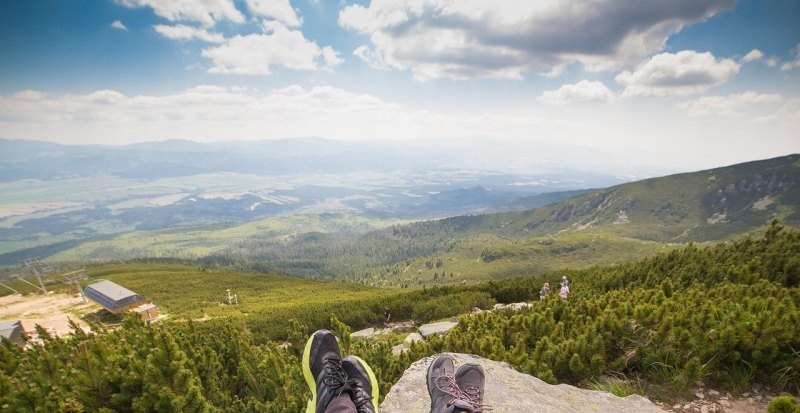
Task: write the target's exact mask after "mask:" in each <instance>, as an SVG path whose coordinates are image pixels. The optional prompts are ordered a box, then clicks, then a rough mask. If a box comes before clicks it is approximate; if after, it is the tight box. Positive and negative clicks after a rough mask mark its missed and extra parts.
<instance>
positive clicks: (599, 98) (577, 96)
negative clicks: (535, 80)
mask: <svg viewBox="0 0 800 413" xmlns="http://www.w3.org/2000/svg"><path fill="white" fill-rule="evenodd" d="M613 99H614V93H612V92H611V90H609V89H608V87H606V85H605V84H603V82H598V81H591V82H590V81H588V80H581V81H580V82H578V83H576V84H572V85H562V86H561V87H560V88H558V89H556V90H548V91H545V92H544V93H542V95H541V96H539V97H538V98H537V100H538V101H540V102H542V103H547V104H550V105H565V104H569V103H573V102H610V101H611V100H613Z"/></svg>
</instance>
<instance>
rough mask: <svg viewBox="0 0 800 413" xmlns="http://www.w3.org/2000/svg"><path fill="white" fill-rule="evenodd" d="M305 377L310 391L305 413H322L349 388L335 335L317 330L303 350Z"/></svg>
mask: <svg viewBox="0 0 800 413" xmlns="http://www.w3.org/2000/svg"><path fill="white" fill-rule="evenodd" d="M303 376H304V377H305V379H306V383H307V384H308V387H309V388H310V389H311V399H310V400H309V401H308V406H307V407H306V413H323V412H324V411H325V408H326V407H328V404H329V403H330V402H331V400H333V399H334V398H336V397H338V396H339V395H341V394H342V390H344V388H345V386H346V385H347V374H346V373H345V371H344V369H343V368H342V355H341V353H339V344H338V343H337V342H336V336H334V335H333V333H331V332H330V331H328V330H317V331H316V332H314V334H313V335H312V336H311V337H310V338H309V339H308V342H307V343H306V347H305V350H303Z"/></svg>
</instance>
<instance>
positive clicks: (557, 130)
mask: <svg viewBox="0 0 800 413" xmlns="http://www.w3.org/2000/svg"><path fill="white" fill-rule="evenodd" d="M654 103H655V104H656V107H653V105H641V104H638V103H637V102H631V101H620V102H618V104H615V105H576V106H575V107H571V108H570V110H563V108H562V107H558V106H552V107H551V106H547V105H541V107H539V108H537V110H536V114H535V115H534V114H532V113H531V111H530V110H529V109H528V108H521V109H519V110H513V109H508V108H502V109H498V111H497V112H494V113H493V112H491V111H487V112H478V113H475V112H472V111H470V110H467V111H459V108H458V107H453V108H448V109H447V111H446V112H437V111H433V110H425V108H424V105H422V106H420V107H408V106H405V105H399V104H395V103H392V102H389V101H386V100H383V99H381V98H378V97H377V96H374V95H369V94H361V93H354V92H352V91H347V90H343V89H339V88H336V87H330V86H319V87H313V88H305V87H302V86H297V85H294V86H289V87H285V88H282V89H278V90H274V91H270V92H259V91H257V90H253V89H243V88H235V87H220V86H213V85H201V86H198V87H195V88H192V89H189V90H185V91H182V92H179V93H174V94H168V95H135V96H128V95H124V94H122V93H120V92H117V91H113V90H100V91H96V92H92V93H89V94H80V95H50V94H45V93H41V92H37V91H31V90H25V91H21V92H18V93H14V94H11V95H0V130H2V131H3V134H4V135H6V136H13V137H16V138H21V139H46V140H50V141H55V142H62V143H67V144H85V143H106V144H124V143H131V142H141V141H149V140H162V139H174V138H185V139H192V140H197V141H225V140H230V139H238V140H256V139H272V138H287V137H294V136H321V137H326V138H333V139H343V140H356V139H397V140H413V139H421V138H432V137H451V138H453V139H457V140H463V139H468V138H469V137H474V136H485V137H488V138H492V139H497V145H498V147H499V148H500V147H503V146H504V145H507V143H508V139H517V140H519V141H524V142H530V141H531V140H532V138H533V139H535V138H534V137H537V136H542V137H547V138H546V139H548V140H550V141H552V142H559V144H563V143H570V144H578V145H588V146H592V147H596V148H601V149H602V150H604V151H607V152H613V153H615V154H618V155H620V156H623V157H625V158H626V159H629V160H636V161H637V162H640V163H643V164H645V163H647V164H652V165H664V164H665V163H667V162H669V164H670V166H671V167H673V168H675V167H677V166H676V165H680V167H684V166H685V167H692V168H696V167H699V166H704V167H708V166H709V163H710V162H711V163H714V164H717V165H722V164H730V163H734V162H738V161H746V160H752V159H754V158H756V157H759V158H767V157H772V156H779V155H781V154H786V153H793V152H798V151H800V141H798V139H797V130H798V128H800V101H796V102H794V103H793V104H791V105H790V104H789V103H788V102H787V103H786V104H785V105H784V108H781V109H780V110H778V108H776V112H775V114H774V116H771V117H770V119H764V120H763V121H764V122H767V123H759V124H756V123H754V121H753V120H752V118H750V117H708V118H703V119H702V121H698V119H697V118H688V117H687V116H686V115H685V113H684V112H683V111H681V110H670V107H664V105H662V104H660V103H659V102H654ZM665 104H666V103H665ZM772 105H774V104H772ZM670 106H671V105H670ZM766 107H767V106H765V108H766ZM620 108H624V110H620ZM672 109H675V108H674V107H673V108H672ZM745 109H746V108H745ZM766 114H769V112H767V113H766ZM698 122H702V127H698ZM753 136H758V137H759V138H758V139H753ZM421 145H422V144H421ZM689 146H691V147H693V148H696V150H695V151H691V153H688V152H686V150H685V148H686V147H689ZM421 147H422V146H421ZM506 148H508V151H515V153H520V150H519V148H518V147H513V146H512V147H508V146H506ZM534 150H535V149H534ZM524 153H526V152H525V151H522V155H523V156H524ZM665 159H667V160H668V161H665Z"/></svg>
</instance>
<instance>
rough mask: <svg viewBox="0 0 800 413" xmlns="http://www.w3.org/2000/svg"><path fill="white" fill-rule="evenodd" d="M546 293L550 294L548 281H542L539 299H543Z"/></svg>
mask: <svg viewBox="0 0 800 413" xmlns="http://www.w3.org/2000/svg"><path fill="white" fill-rule="evenodd" d="M547 294H550V283H544V286H542V289H541V290H539V299H540V300H544V299H545V298H546V297H547Z"/></svg>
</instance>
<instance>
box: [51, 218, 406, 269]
mask: <svg viewBox="0 0 800 413" xmlns="http://www.w3.org/2000/svg"><path fill="white" fill-rule="evenodd" d="M397 222H398V221H393V220H378V219H372V218H365V217H361V216H351V215H340V214H321V215H287V216H278V217H271V218H266V219H263V220H259V221H254V222H248V223H246V224H242V225H236V226H233V227H227V228H213V227H212V228H205V229H197V228H187V229H180V228H178V229H170V230H158V231H137V232H132V233H128V234H123V235H120V236H117V237H115V238H113V239H110V240H102V241H92V242H86V243H83V244H81V245H79V246H77V247H75V248H71V249H69V250H66V251H62V252H60V253H58V254H56V255H54V256H52V257H50V258H49V261H75V260H98V259H99V260H108V259H130V258H138V257H142V258H161V257H170V258H196V257H203V256H206V255H211V254H214V253H216V252H219V251H221V250H224V249H226V248H229V247H231V246H233V245H235V244H236V243H237V242H239V241H242V240H244V239H259V240H269V239H271V240H279V239H282V238H284V237H287V236H290V235H293V234H302V233H309V232H321V233H364V232H367V231H370V230H373V229H376V228H381V227H384V226H388V225H392V224H395V223H397Z"/></svg>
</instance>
